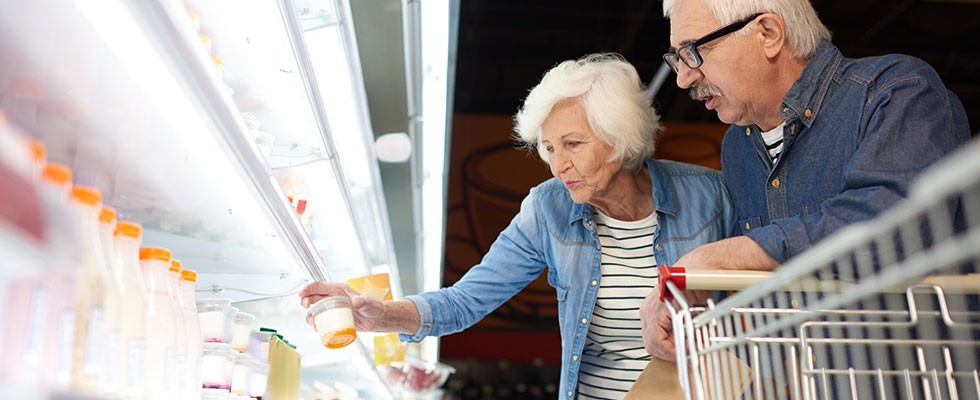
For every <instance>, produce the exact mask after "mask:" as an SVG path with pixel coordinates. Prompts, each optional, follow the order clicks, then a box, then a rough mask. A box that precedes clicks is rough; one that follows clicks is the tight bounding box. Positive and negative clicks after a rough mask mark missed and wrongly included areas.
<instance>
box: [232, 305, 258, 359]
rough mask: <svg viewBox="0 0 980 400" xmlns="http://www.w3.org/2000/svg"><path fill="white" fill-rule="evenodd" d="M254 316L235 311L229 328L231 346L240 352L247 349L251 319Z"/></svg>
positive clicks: (250, 332) (250, 331)
mask: <svg viewBox="0 0 980 400" xmlns="http://www.w3.org/2000/svg"><path fill="white" fill-rule="evenodd" d="M254 319H255V316H254V315H252V314H249V313H243V312H237V313H235V318H234V324H233V325H232V328H231V348H233V349H235V350H237V351H238V352H240V353H244V352H246V351H247V350H248V339H249V337H250V336H251V334H252V320H254Z"/></svg>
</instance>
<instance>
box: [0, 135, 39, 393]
mask: <svg viewBox="0 0 980 400" xmlns="http://www.w3.org/2000/svg"><path fill="white" fill-rule="evenodd" d="M24 144H25V145H26V146H25V148H26V149H27V150H28V152H29V153H31V154H32V155H33V160H34V164H33V168H31V170H30V176H29V178H30V180H31V182H32V183H34V184H35V186H36V183H37V182H38V181H40V178H41V171H42V169H43V167H44V163H45V148H44V144H43V143H41V142H40V141H37V140H33V139H28V140H25V141H24ZM41 200H42V201H41V203H42V204H41V207H42V214H44V216H45V220H46V221H45V222H47V217H48V215H46V213H44V212H45V211H47V208H48V207H47V206H48V204H47V202H46V201H44V199H41ZM41 233H42V235H44V236H46V233H47V232H46V229H42V230H41ZM43 275H44V271H41V270H38V271H30V272H28V273H24V274H18V275H14V276H8V277H6V280H0V326H4V327H5V328H4V329H2V330H0V354H3V355H4V357H5V358H7V359H8V360H11V362H7V363H2V364H0V380H4V381H8V382H18V383H25V384H36V383H40V382H39V381H40V376H41V372H42V369H41V365H40V362H41V357H40V353H41V352H40V348H41V346H40V344H41V343H43V341H44V337H41V335H42V334H43V333H44V322H45V321H44V318H43V316H44V315H45V312H46V311H47V310H46V309H47V295H48V291H47V288H46V287H45V285H44V280H43V278H42V277H43Z"/></svg>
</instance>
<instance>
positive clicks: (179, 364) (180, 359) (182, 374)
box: [167, 258, 191, 398]
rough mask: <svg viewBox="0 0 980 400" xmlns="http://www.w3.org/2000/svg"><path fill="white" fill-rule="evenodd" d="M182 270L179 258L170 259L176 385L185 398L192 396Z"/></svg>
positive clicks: (168, 276)
mask: <svg viewBox="0 0 980 400" xmlns="http://www.w3.org/2000/svg"><path fill="white" fill-rule="evenodd" d="M180 271H181V262H180V260H177V259H173V258H172V259H170V269H169V273H168V274H167V290H168V291H169V293H170V304H171V305H172V306H173V308H174V321H175V324H174V329H175V336H174V340H176V342H177V346H176V348H177V352H176V353H175V356H174V358H173V361H172V362H173V365H174V367H173V370H174V381H173V384H174V387H175V390H176V391H177V393H178V396H179V397H181V398H185V397H187V396H190V390H191V388H190V386H189V382H188V381H187V343H188V340H189V338H188V335H187V318H186V317H185V315H184V308H183V305H182V304H181V303H182V302H181V298H180Z"/></svg>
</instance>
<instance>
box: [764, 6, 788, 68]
mask: <svg viewBox="0 0 980 400" xmlns="http://www.w3.org/2000/svg"><path fill="white" fill-rule="evenodd" d="M759 26H760V28H759V34H760V41H761V42H762V43H761V44H762V49H763V51H765V53H766V57H767V58H769V59H773V58H775V57H776V56H777V55H779V53H780V52H782V51H784V50H787V48H786V45H787V42H786V24H785V23H784V21H783V18H782V17H780V16H779V15H777V14H773V13H765V14H762V16H761V17H760V18H759Z"/></svg>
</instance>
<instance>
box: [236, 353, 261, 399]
mask: <svg viewBox="0 0 980 400" xmlns="http://www.w3.org/2000/svg"><path fill="white" fill-rule="evenodd" d="M254 369H255V366H254V364H253V363H252V358H251V357H249V355H248V354H241V353H238V354H235V364H234V366H233V367H232V371H231V392H232V393H235V394H238V395H243V394H244V395H247V394H249V393H250V392H251V385H252V382H251V380H252V371H254Z"/></svg>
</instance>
